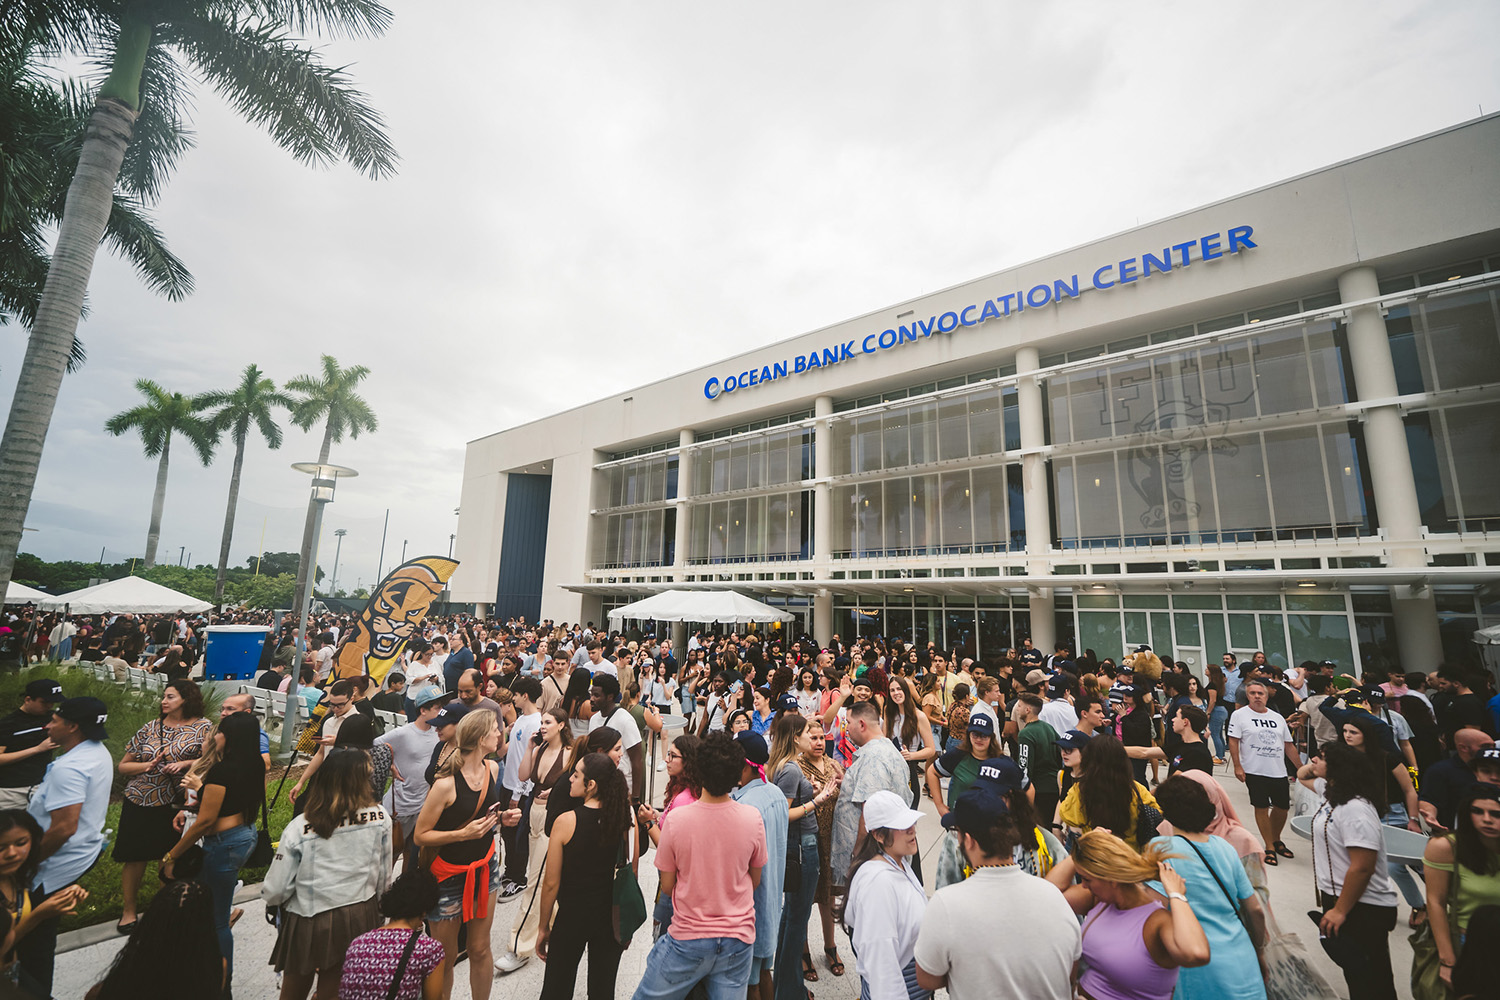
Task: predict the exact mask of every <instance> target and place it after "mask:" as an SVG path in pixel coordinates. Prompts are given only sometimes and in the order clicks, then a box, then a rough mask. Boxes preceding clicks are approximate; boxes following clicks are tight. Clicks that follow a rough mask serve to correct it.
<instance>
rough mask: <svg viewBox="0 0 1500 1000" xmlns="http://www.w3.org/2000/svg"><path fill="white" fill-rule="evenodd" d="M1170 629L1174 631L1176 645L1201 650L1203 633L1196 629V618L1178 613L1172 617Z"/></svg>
mask: <svg viewBox="0 0 1500 1000" xmlns="http://www.w3.org/2000/svg"><path fill="white" fill-rule="evenodd" d="M1172 627H1173V628H1174V629H1175V630H1176V634H1177V645H1179V646H1192V647H1193V648H1195V649H1202V648H1203V632H1202V631H1201V630H1200V629H1199V628H1198V616H1197V615H1195V614H1192V613H1188V614H1183V613H1181V612H1178V613H1177V614H1174V615H1173V616H1172Z"/></svg>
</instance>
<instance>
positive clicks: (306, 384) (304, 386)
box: [286, 354, 377, 627]
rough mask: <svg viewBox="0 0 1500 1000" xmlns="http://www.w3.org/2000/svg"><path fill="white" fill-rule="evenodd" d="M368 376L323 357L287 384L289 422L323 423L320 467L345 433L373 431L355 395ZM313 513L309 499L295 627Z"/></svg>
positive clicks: (301, 612) (300, 615)
mask: <svg viewBox="0 0 1500 1000" xmlns="http://www.w3.org/2000/svg"><path fill="white" fill-rule="evenodd" d="M369 374H370V369H368V368H366V367H365V366H364V365H355V366H353V367H352V368H340V367H339V363H338V359H337V358H335V357H334V356H333V355H331V354H325V355H323V371H322V373H321V374H320V375H299V376H297V377H296V378H294V379H292V380H291V381H290V382H288V383H287V384H286V388H287V390H288V391H289V392H294V393H297V394H298V395H299V396H300V397H301V398H300V399H298V400H297V402H296V403H295V404H293V406H292V423H294V424H296V425H297V426H298V427H300V428H302V429H303V430H305V431H307V430H312V427H313V425H314V424H316V423H317V422H318V421H320V420H321V421H323V446H322V447H321V448H319V449H318V464H319V465H324V464H327V462H328V453H329V451H331V450H332V448H333V444H334V442H335V441H342V440H344V435H345V434H347V435H349V436H350V437H351V438H357V437H359V435H360V434H361V432H363V431H373V430H375V428H376V425H377V421H376V419H375V411H373V410H371V409H370V404H369V403H366V402H365V401H364V398H363V397H361V396H360V395H359V394H358V393H357V392H355V389H357V388H358V387H359V383H360V382H362V381H364V378H365V376H367V375H369ZM316 514H317V507H316V506H315V505H314V503H313V501H312V500H311V499H309V500H308V502H307V521H306V523H304V524H303V526H302V558H301V559H300V560H298V562H297V597H296V603H295V604H294V605H293V606H292V621H294V622H297V624H298V627H301V624H302V622H303V619H304V616H305V615H306V613H307V612H306V609H304V608H303V607H302V588H303V587H304V586H306V583H307V573H308V567H310V566H311V565H312V561H313V542H314V539H313V520H314V518H315V516H316Z"/></svg>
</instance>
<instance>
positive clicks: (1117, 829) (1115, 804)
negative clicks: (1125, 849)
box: [1058, 733, 1165, 851]
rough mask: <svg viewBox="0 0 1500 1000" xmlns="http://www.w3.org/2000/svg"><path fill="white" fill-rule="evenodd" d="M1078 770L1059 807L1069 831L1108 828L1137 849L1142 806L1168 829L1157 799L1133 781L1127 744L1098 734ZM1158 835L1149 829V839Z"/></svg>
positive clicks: (1085, 831)
mask: <svg viewBox="0 0 1500 1000" xmlns="http://www.w3.org/2000/svg"><path fill="white" fill-rule="evenodd" d="M1078 770H1079V773H1078V780H1077V781H1075V782H1074V783H1073V787H1072V788H1070V789H1068V797H1067V798H1066V799H1064V800H1063V803H1062V806H1061V807H1060V808H1059V809H1058V818H1059V819H1061V820H1062V824H1063V826H1064V827H1067V828H1068V830H1069V831H1071V832H1073V833H1087V832H1088V831H1090V830H1095V829H1101V830H1108V831H1110V832H1111V833H1113V834H1114V835H1115V836H1117V837H1119V838H1120V839H1121V840H1123V841H1125V842H1126V843H1127V844H1129V845H1130V847H1131V849H1132V850H1136V851H1138V850H1140V849H1141V841H1140V839H1139V837H1138V834H1139V832H1140V829H1139V828H1140V825H1141V822H1140V821H1141V810H1142V809H1147V810H1148V811H1149V815H1151V816H1154V817H1155V818H1156V821H1157V822H1156V823H1155V824H1152V826H1156V825H1158V824H1161V825H1162V826H1163V827H1164V828H1165V824H1164V823H1162V820H1161V810H1160V809H1158V808H1157V805H1156V798H1155V797H1154V796H1153V795H1152V794H1151V792H1150V790H1149V789H1147V788H1146V786H1145V785H1143V784H1141V783H1140V782H1139V781H1136V780H1134V775H1133V774H1132V773H1131V770H1130V758H1129V757H1127V756H1126V755H1125V747H1124V745H1123V744H1121V743H1120V741H1119V740H1117V739H1115V738H1114V737H1113V736H1111V735H1110V734H1109V733H1095V734H1094V738H1093V739H1091V740H1089V741H1088V742H1087V743H1086V744H1084V747H1083V753H1082V758H1081V760H1080V761H1079V764H1078ZM1155 835H1156V832H1155V830H1147V831H1146V839H1147V840H1148V841H1149V840H1150V838H1151V837H1154V836H1155Z"/></svg>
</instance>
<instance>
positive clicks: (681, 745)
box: [661, 733, 703, 806]
mask: <svg viewBox="0 0 1500 1000" xmlns="http://www.w3.org/2000/svg"><path fill="white" fill-rule="evenodd" d="M702 742H703V738H702V737H701V736H699V735H698V734H697V733H683V734H682V735H681V736H679V737H677V738H676V739H675V740H673V741H672V749H673V750H676V751H677V752H678V753H680V754H681V755H682V771H681V773H680V774H676V775H673V776H672V777H670V778H668V779H667V790H666V791H665V792H664V793H663V795H664V798H663V799H662V800H661V802H662V805H664V806H666V805H671V803H672V800H673V799H675V798H676V797H677V796H678V795H681V794H682V792H683V791H684V790H687V791H691V792H692V793H693V796H694V797H695V798H696V797H698V796H700V795H702V794H703V781H702V780H701V779H700V778H699V777H698V744H700V743H702Z"/></svg>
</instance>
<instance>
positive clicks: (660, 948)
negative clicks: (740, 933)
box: [634, 934, 754, 1000]
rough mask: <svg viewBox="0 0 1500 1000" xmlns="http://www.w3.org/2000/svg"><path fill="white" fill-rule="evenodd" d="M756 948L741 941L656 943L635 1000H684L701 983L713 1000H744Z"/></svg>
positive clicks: (665, 940) (669, 939)
mask: <svg viewBox="0 0 1500 1000" xmlns="http://www.w3.org/2000/svg"><path fill="white" fill-rule="evenodd" d="M753 950H754V948H753V945H752V944H751V943H750V942H749V941H741V940H740V939H739V938H730V937H717V938H698V939H697V940H693V941H679V940H677V939H676V938H674V937H673V936H672V935H670V934H664V935H662V936H661V937H659V938H657V939H656V943H655V944H654V945H652V946H651V953H650V954H649V955H647V956H646V973H645V975H643V976H642V977H641V982H640V985H639V986H637V987H636V988H635V997H634V1000H682V998H683V997H685V996H687V994H688V991H689V990H691V989H692V988H693V987H694V986H696V985H698V983H699V982H700V981H701V982H703V983H704V985H705V986H707V987H708V997H709V1000H744V996H745V988H746V987H747V986H748V985H749V984H750V957H751V955H750V953H751V951H753Z"/></svg>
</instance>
